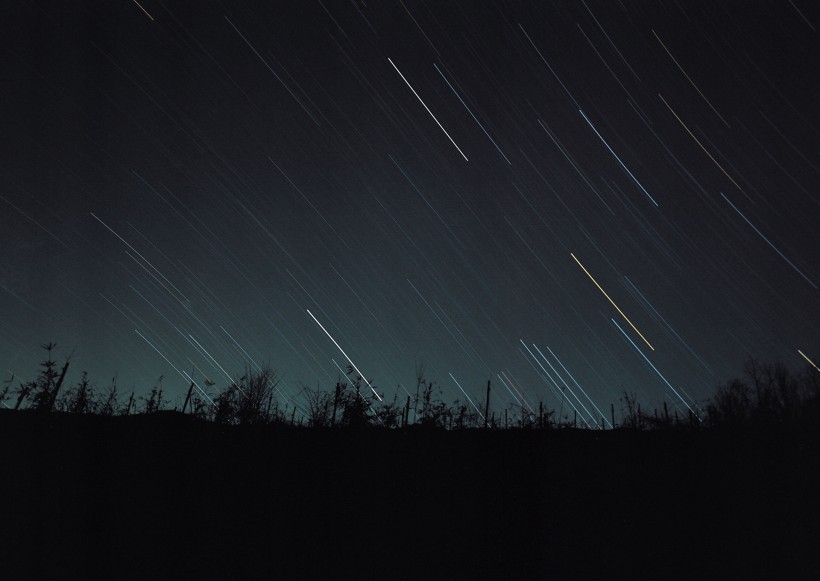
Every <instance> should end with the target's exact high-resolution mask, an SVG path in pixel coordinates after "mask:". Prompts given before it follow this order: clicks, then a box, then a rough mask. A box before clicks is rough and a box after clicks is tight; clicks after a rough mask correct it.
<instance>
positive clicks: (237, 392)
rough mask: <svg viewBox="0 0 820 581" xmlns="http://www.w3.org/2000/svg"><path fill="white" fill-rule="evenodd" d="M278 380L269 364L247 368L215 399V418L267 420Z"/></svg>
mask: <svg viewBox="0 0 820 581" xmlns="http://www.w3.org/2000/svg"><path fill="white" fill-rule="evenodd" d="M279 382H280V378H279V375H278V374H277V372H276V370H274V369H272V368H271V367H268V366H266V367H263V368H261V369H259V370H258V371H253V370H250V369H247V370H246V371H245V373H244V374H243V375H242V376H240V377H239V379H237V380H235V381H233V382H232V383H231V384H230V385H229V386H228V388H227V389H225V390H224V391H223V392H222V393H220V394H219V395H218V396H217V397H216V399H215V400H214V404H215V410H214V421H216V422H217V423H220V424H239V425H253V424H262V423H268V422H269V421H270V409H271V407H272V405H273V400H274V398H275V391H276V387H277V386H278V385H279Z"/></svg>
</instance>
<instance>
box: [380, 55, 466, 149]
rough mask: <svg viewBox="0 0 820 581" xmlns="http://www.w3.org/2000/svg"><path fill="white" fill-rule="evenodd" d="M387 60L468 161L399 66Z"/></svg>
mask: <svg viewBox="0 0 820 581" xmlns="http://www.w3.org/2000/svg"><path fill="white" fill-rule="evenodd" d="M387 60H388V61H389V62H390V64H391V65H393V68H394V69H396V72H397V73H399V76H400V77H401V78H402V80H403V81H404V82H405V83H406V84H407V86H408V87H410V90H411V91H413V94H414V95H415V96H416V99H418V100H419V103H421V104H422V105H424V108H425V109H427V112H428V113H429V114H430V117H432V118H433V121H435V122H436V125H438V126H439V129H441V130H442V131H444V135H446V136H447V139H449V140H450V143H452V144H453V145H454V146H455V148H456V149H457V150H458V152H459V153H460V154H461V157H463V158H464V161H470V160H469V159H467V156H466V155H464V152H463V151H461V148H460V147H459V146H458V145H456V142H455V141H453V138H452V137H450V134H449V133H447V130H446V129H445V128H444V127H442V125H441V123H439V122H438V119H436V116H435V115H433V112H432V111H430V108H429V107H428V106H427V105H426V104H425V103H424V101H422V100H421V97H419V94H418V93H416V90H415V89H414V88H413V85H411V84H410V82H409V81H408V80H407V79H406V78H405V77H404V75H403V74H401V71H400V70H399V67H397V66H396V65H395V64H394V63H393V61H392V60H390V59H389V58H388V59H387Z"/></svg>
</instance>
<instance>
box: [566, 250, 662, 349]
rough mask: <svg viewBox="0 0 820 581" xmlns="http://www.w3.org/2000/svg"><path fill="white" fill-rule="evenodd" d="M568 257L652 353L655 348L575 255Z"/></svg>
mask: <svg viewBox="0 0 820 581" xmlns="http://www.w3.org/2000/svg"><path fill="white" fill-rule="evenodd" d="M569 255H570V256H572V259H573V260H574V261H575V262H577V263H578V266H580V267H581V269H582V270H583V271H584V272H585V273H586V275H587V276H588V277H589V280H591V281H592V282H594V283H595V286H597V287H598V290H599V291H601V292H602V293H603V294H604V296H605V297H606V299H607V300H608V301H609V302H610V303H612V306H613V307H615V309H617V311H618V312H619V313H620V314H621V316H622V317H623V318H624V321H626V322H627V323H629V326H630V327H632V329H633V330H634V331H635V332H636V333H637V334H638V336H639V337H640V338H641V339H643V342H644V343H646V344H647V346H648V347H649V348H650V349H652V351H654V350H655V348H654V347H653V346H652V344H651V343H650V342H649V341H647V340H646V337H644V336H643V333H641V332H640V331H638V328H637V327H636V326H635V325H633V324H632V321H630V320H629V317H627V316H626V315H625V314H624V312H623V311H622V310H621V308H620V307H619V306H618V305H616V304H615V301H613V300H612V298H611V297H610V296H609V295H608V294H606V291H605V290H604V289H603V288H602V287H601V285H599V284H598V281H597V280H595V278H593V276H592V275H591V274H590V273H589V271H588V270H587V269H586V267H584V265H583V264H581V261H580V260H578V258H576V257H575V255H574V254H573V253H572V252H570V253H569Z"/></svg>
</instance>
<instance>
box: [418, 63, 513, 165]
mask: <svg viewBox="0 0 820 581" xmlns="http://www.w3.org/2000/svg"><path fill="white" fill-rule="evenodd" d="M433 66H434V67H436V70H437V71H438V74H440V75H441V78H442V79H444V82H445V83H447V86H448V87H450V90H451V91H452V92H453V94H454V95H455V96H456V97H458V100H459V101H461V104H462V105H464V108H465V109H467V113H469V114H470V116H471V117H472V118H473V119H474V120H475V122H476V123H478V126H479V127H481V130H482V131H483V132H484V135H486V136H487V139H489V140H490V141H491V142H492V144H493V145H494V146H495V148H496V149H497V150H498V153H500V154H501V157H503V158H504V161H506V162H507V163H508V164H510V165H512V162H511V161H510V159H509V158H508V157H507V156H506V155H504V152H503V151H501V148H500V147H498V144H497V143H496V142H495V139H493V138H492V137H490V134H489V133H487V130H486V129H484V126H483V125H482V124H481V121H479V120H478V118H477V117H476V116H475V115H474V114H473V112H472V111H471V110H470V108H469V107H468V106H467V103H465V102H464V99H462V98H461V95H459V94H458V91H456V90H455V88H454V87H453V85H451V84H450V81H448V80H447V77H445V76H444V73H442V72H441V70H440V69H439V68H438V65H436V63H433Z"/></svg>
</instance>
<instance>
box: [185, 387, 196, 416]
mask: <svg viewBox="0 0 820 581" xmlns="http://www.w3.org/2000/svg"><path fill="white" fill-rule="evenodd" d="M193 390H194V382H193V381H192V382H191V386H190V387H189V388H188V393H187V394H186V395H185V401H184V402H183V404H182V413H183V414H184V413H185V408H187V407H188V402H189V401H190V400H191V392H192V391H193Z"/></svg>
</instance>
